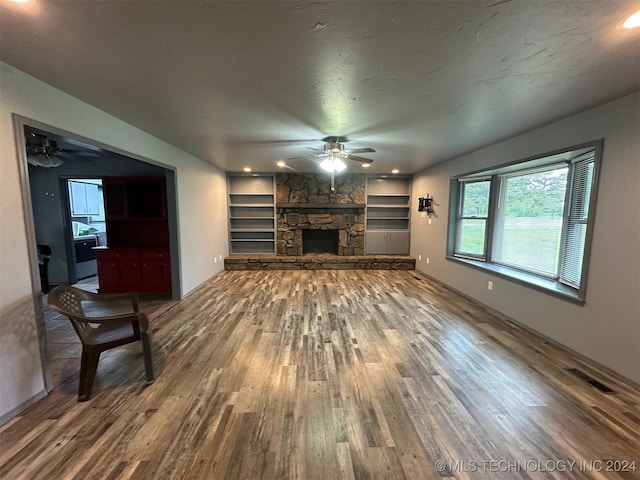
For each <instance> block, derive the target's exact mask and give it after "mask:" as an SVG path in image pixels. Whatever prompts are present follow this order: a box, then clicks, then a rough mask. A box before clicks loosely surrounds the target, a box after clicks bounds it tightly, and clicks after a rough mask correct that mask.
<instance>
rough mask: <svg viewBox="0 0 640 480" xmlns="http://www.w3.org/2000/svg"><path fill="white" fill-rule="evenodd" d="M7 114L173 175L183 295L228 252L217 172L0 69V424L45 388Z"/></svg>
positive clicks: (218, 265) (12, 70) (20, 74)
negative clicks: (140, 159)
mask: <svg viewBox="0 0 640 480" xmlns="http://www.w3.org/2000/svg"><path fill="white" fill-rule="evenodd" d="M12 113H17V114H19V115H21V116H24V117H27V118H30V119H33V120H36V121H38V122H42V123H45V124H47V125H51V126H53V127H56V128H59V129H62V130H65V131H68V132H71V133H74V134H77V135H80V136H83V137H86V138H88V139H91V140H95V141H96V142H99V143H102V144H105V145H109V146H112V147H114V148H116V149H120V150H124V151H127V152H131V153H133V154H135V155H138V156H140V157H144V158H148V159H151V160H154V161H155V162H157V163H158V164H159V165H163V166H167V167H175V168H176V178H177V197H178V219H179V225H180V226H179V239H180V263H181V291H182V293H183V294H186V293H188V292H190V291H192V290H193V289H194V288H196V287H198V286H199V285H200V284H202V283H203V282H205V281H206V280H207V279H208V278H210V277H211V276H213V275H215V274H216V273H218V272H220V271H221V270H223V268H224V265H223V263H222V262H220V260H219V255H223V256H226V255H227V250H228V249H227V220H226V188H225V174H224V172H222V171H221V170H219V169H217V168H215V167H213V166H211V165H209V164H207V163H204V162H202V161H200V160H199V159H197V158H195V157H193V156H192V155H190V154H187V153H185V152H183V151H182V150H179V149H177V148H175V147H172V146H171V145H169V144H167V143H164V142H162V141H160V140H158V139H157V138H155V137H152V136H151V135H149V134H147V133H145V132H143V131H141V130H139V129H136V128H134V127H132V126H131V125H128V124H126V123H124V122H122V121H120V120H118V119H117V118H115V117H113V116H111V115H108V114H106V113H105V112H102V111H100V110H97V109H95V108H93V107H91V106H90V105H88V104H86V103H84V102H81V101H80V100H78V99H76V98H74V97H71V96H69V95H67V94H65V93H63V92H61V91H60V90H57V89H55V88H53V87H51V86H49V85H47V84H44V83H42V82H40V81H38V80H36V79H35V78H33V77H30V76H28V75H27V74H25V73H23V72H21V71H19V70H17V69H15V68H13V67H11V66H9V65H7V64H4V63H2V62H0V166H1V168H0V175H1V176H0V265H1V267H0V419H1V418H4V417H6V416H7V415H8V414H11V413H13V412H16V411H17V410H18V409H19V408H21V406H23V405H25V404H26V403H28V402H29V401H31V400H32V399H34V398H36V397H37V396H38V395H40V394H41V393H42V391H43V388H44V383H43V379H42V369H41V359H40V353H39V347H38V341H37V332H36V323H35V307H34V302H33V297H32V288H31V282H32V279H31V272H30V266H29V256H30V255H31V254H33V255H35V252H29V251H28V248H27V230H26V223H25V214H27V215H31V212H25V211H24V209H23V204H22V192H21V182H20V174H19V164H18V153H17V152H18V150H17V147H16V144H15V140H14V128H13V120H12V116H11V114H12ZM214 257H216V258H218V261H217V262H214Z"/></svg>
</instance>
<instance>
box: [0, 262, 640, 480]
mask: <svg viewBox="0 0 640 480" xmlns="http://www.w3.org/2000/svg"><path fill="white" fill-rule="evenodd" d="M558 321H561V319H559V320H558ZM152 326H153V332H154V336H153V345H154V362H155V366H156V374H157V379H156V382H155V383H154V384H153V385H151V386H149V387H146V388H145V386H144V368H143V362H142V354H141V351H140V346H139V344H132V345H128V346H125V347H121V348H119V349H116V350H112V351H109V352H106V353H105V354H103V357H102V358H101V361H100V365H99V368H98V374H97V378H96V383H95V386H94V390H93V396H92V398H91V400H90V401H88V402H84V403H78V402H76V394H77V377H78V375H77V370H78V363H77V362H78V355H79V343H76V344H75V345H76V346H75V347H74V348H75V349H76V350H75V352H73V354H68V358H67V359H66V360H64V361H63V362H62V363H61V364H60V365H59V366H58V367H56V368H55V369H54V370H55V371H54V378H55V379H56V380H55V381H54V387H55V388H54V390H53V391H52V392H51V393H50V394H49V395H48V396H47V397H46V398H44V399H42V400H41V401H39V402H38V403H36V404H35V405H33V406H31V407H30V408H28V409H26V410H25V411H24V412H22V413H21V414H20V415H18V416H17V417H15V418H13V419H12V420H10V421H9V422H7V423H6V424H5V425H3V426H2V427H0V478H2V479H12V480H13V479H47V480H52V479H91V480H93V479H162V480H169V479H207V480H210V479H212V480H217V479H221V480H223V479H224V480H227V479H278V480H281V479H302V480H304V479H309V480H312V479H343V478H344V479H358V480H359V479H409V480H422V479H443V478H445V479H446V478H455V479H496V478H498V479H518V478H522V479H527V478H531V479H538V478H540V479H542V478H545V479H547V478H557V479H565V478H575V479H631V478H640V465H639V464H638V462H640V412H639V405H640V392H639V391H638V390H637V389H636V388H634V387H633V386H631V385H628V384H625V383H623V382H622V381H620V380H618V379H616V378H614V377H612V376H610V375H608V374H607V373H606V372H603V371H601V370H598V369H597V368H595V367H594V366H593V365H589V364H586V363H583V362H582V361H581V360H580V359H578V358H575V357H573V356H571V355H569V354H567V353H566V352H565V351H563V350H561V349H559V348H558V347H556V346H554V345H553V344H550V343H549V342H548V341H546V340H544V339H542V338H540V337H538V336H536V335H533V334H532V333H530V332H528V331H526V330H524V329H522V328H519V327H518V326H516V325H513V324H511V323H509V322H507V321H505V320H504V319H501V318H499V317H497V316H496V315H494V314H493V313H491V312H488V311H487V310H485V309H483V308H482V307H481V306H479V305H478V304H475V303H474V302H472V301H470V300H468V299H466V298H464V297H461V296H460V295H458V294H456V293H455V292H453V291H451V290H449V289H447V288H446V287H444V286H442V285H440V284H438V283H436V282H433V281H432V280H430V279H428V278H426V277H423V276H421V275H420V274H418V273H416V272H412V271H330V270H322V271H251V272H241V271H232V272H223V273H221V274H219V275H218V276H216V277H215V278H213V279H212V280H211V281H209V282H207V283H206V284H205V285H204V286H203V287H202V288H200V289H198V290H197V291H196V292H195V293H193V294H192V295H190V296H189V297H188V298H187V299H186V300H184V301H181V302H172V303H170V304H167V306H166V307H165V308H161V309H160V310H159V311H158V312H156V314H155V315H154V316H153V317H152ZM56 355H57V356H58V358H62V357H60V355H62V356H63V357H64V354H63V353H62V352H57V353H56ZM74 355H75V357H74ZM607 389H610V390H611V391H606V390H607Z"/></svg>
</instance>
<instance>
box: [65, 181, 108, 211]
mask: <svg viewBox="0 0 640 480" xmlns="http://www.w3.org/2000/svg"><path fill="white" fill-rule="evenodd" d="M69 200H70V201H71V215H72V216H74V217H86V216H89V215H96V216H97V215H100V202H102V196H101V195H100V191H99V187H98V185H96V184H95V183H85V182H79V181H75V180H71V181H69Z"/></svg>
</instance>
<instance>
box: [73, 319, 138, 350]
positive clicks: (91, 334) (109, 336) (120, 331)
mask: <svg viewBox="0 0 640 480" xmlns="http://www.w3.org/2000/svg"><path fill="white" fill-rule="evenodd" d="M137 339H138V337H137V336H136V334H135V332H134V331H133V327H132V326H131V324H130V323H126V324H122V323H116V324H114V325H110V324H108V323H107V324H104V323H103V324H100V325H96V324H91V328H90V329H87V330H86V331H85V337H84V341H85V343H87V344H89V345H100V344H103V343H112V342H120V341H123V342H126V343H129V342H128V341H131V342H133V341H135V340H137Z"/></svg>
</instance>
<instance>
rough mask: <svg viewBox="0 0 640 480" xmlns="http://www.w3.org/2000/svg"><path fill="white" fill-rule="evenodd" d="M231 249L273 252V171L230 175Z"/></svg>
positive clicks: (228, 181)
mask: <svg viewBox="0 0 640 480" xmlns="http://www.w3.org/2000/svg"><path fill="white" fill-rule="evenodd" d="M227 188H228V196H229V252H230V253H231V254H240V253H244V254H246V253H260V254H273V253H275V248H276V239H275V232H276V230H275V179H274V175H272V174H261V175H253V174H251V175H242V174H231V175H229V176H228V177H227Z"/></svg>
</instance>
